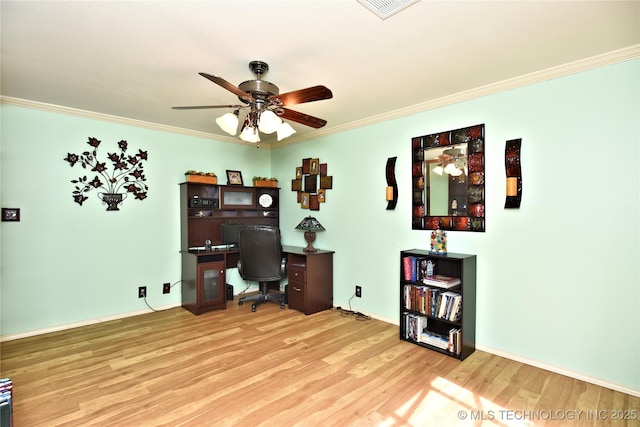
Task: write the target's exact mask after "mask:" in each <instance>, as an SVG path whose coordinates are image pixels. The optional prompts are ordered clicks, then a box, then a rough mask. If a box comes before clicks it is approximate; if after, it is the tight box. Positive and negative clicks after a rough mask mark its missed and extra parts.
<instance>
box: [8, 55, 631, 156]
mask: <svg viewBox="0 0 640 427" xmlns="http://www.w3.org/2000/svg"><path fill="white" fill-rule="evenodd" d="M639 57H640V44H636V45H633V46H629V47H626V48H623V49H618V50H614V51H611V52H607V53H604V54H602V55H597V56H592V57H589V58H585V59H581V60H578V61H574V62H570V63H567V64H563V65H559V66H557V67H552V68H547V69H545V70H541V71H536V72H533V73H529V74H525V75H522V76H518V77H514V78H512V79H507V80H503V81H500V82H497V83H492V84H488V85H485V86H480V87H478V88H475V89H470V90H467V91H464V92H460V93H456V94H453V95H448V96H444V97H441V98H437V99H433V100H430V101H426V102H423V103H420V104H415V105H410V106H407V107H403V108H399V109H397V110H393V111H389V112H386V113H383V114H378V115H376V116H372V117H367V118H365V119H362V120H356V121H353V122H349V123H345V124H342V125H338V126H333V127H329V128H324V129H320V130H317V131H315V132H313V133H311V134H308V135H306V136H299V137H297V138H296V136H295V135H294V136H292V137H290V138H287V139H285V140H284V141H279V142H272V143H264V144H263V145H262V146H261V147H262V148H267V149H269V148H277V147H283V146H286V145H290V144H294V143H298V142H303V141H307V140H310V139H316V138H319V137H322V136H327V135H332V134H336V133H340V132H345V131H348V130H352V129H357V128H361V127H365V126H371V125H374V124H377V123H381V122H384V121H388V120H393V119H398V118H401V117H406V116H410V115H412V114H417V113H422V112H424V111H428V110H433V109H436V108H442V107H446V106H448V105H452V104H457V103H460V102H464V101H469V100H472V99H475V98H480V97H483V96H487V95H491V94H495V93H499V92H503V91H506V90H511V89H516V88H520V87H523V86H528V85H531V84H534V83H540V82H543V81H547V80H552V79H557V78H560V77H565V76H569V75H571V74H576V73H581V72H583V71H588V70H592V69H594V68H599V67H603V66H606V65H611V64H615V63H619V62H624V61H629V60H631V59H636V58H639ZM0 103H2V104H10V105H17V106H20V107H26V108H34V109H38V110H44V111H51V112H55V113H62V114H69V115H74V116H81V117H85V118H89V119H95V120H102V121H107V122H113V123H119V124H124V125H128V126H136V127H142V128H146V129H152V130H157V131H161V132H171V133H177V134H181V135H187V136H194V137H197V138H205V139H214V140H216V141H222V142H230V143H233V144H243V145H246V144H248V143H245V142H244V141H241V140H240V139H238V138H231V137H226V136H220V135H215V134H212V133H207V132H201V131H195V130H190V129H184V128H179V127H175V126H168V125H162V124H158V123H151V122H145V121H142V120H135V119H128V118H126V117H119V116H112V115H109V114H102V113H95V112H91V111H86V110H80V109H77V108H71V107H64V106H60V105H53V104H46V103H43V102H37V101H30V100H26V99H20V98H13V97H8V96H0ZM251 145H254V144H251Z"/></svg>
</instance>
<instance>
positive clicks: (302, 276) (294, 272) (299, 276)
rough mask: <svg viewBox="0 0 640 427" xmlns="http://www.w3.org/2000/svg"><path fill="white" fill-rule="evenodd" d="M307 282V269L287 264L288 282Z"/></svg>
mask: <svg viewBox="0 0 640 427" xmlns="http://www.w3.org/2000/svg"><path fill="white" fill-rule="evenodd" d="M291 281H295V282H302V283H307V269H306V268H303V267H298V266H295V265H290V266H289V282H291Z"/></svg>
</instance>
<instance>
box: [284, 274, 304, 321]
mask: <svg viewBox="0 0 640 427" xmlns="http://www.w3.org/2000/svg"><path fill="white" fill-rule="evenodd" d="M306 288H307V285H306V284H305V283H302V282H298V281H291V280H289V287H288V289H289V295H288V297H289V308H292V309H294V310H298V311H302V312H303V313H304V311H305V294H306V292H307V289H306Z"/></svg>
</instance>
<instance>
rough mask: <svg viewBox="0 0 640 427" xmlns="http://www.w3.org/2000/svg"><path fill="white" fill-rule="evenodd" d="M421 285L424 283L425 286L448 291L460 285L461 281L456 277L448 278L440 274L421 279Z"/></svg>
mask: <svg viewBox="0 0 640 427" xmlns="http://www.w3.org/2000/svg"><path fill="white" fill-rule="evenodd" d="M422 283H424V284H425V285H432V286H437V287H439V288H445V289H449V288H452V287H454V286H457V285H459V284H460V283H462V281H461V280H460V278H458V277H449V276H444V275H442V274H434V275H432V276H425V277H423V278H422Z"/></svg>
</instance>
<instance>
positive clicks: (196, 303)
mask: <svg viewBox="0 0 640 427" xmlns="http://www.w3.org/2000/svg"><path fill="white" fill-rule="evenodd" d="M227 258H228V257H227V254H226V253H225V252H202V253H200V254H194V253H190V252H183V253H182V287H181V289H182V307H184V308H185V309H187V310H189V311H190V312H192V313H193V314H201V313H204V312H207V311H211V310H220V309H225V308H227V301H226V292H225V288H226V268H227V264H228V262H229V260H228V259H227Z"/></svg>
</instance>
